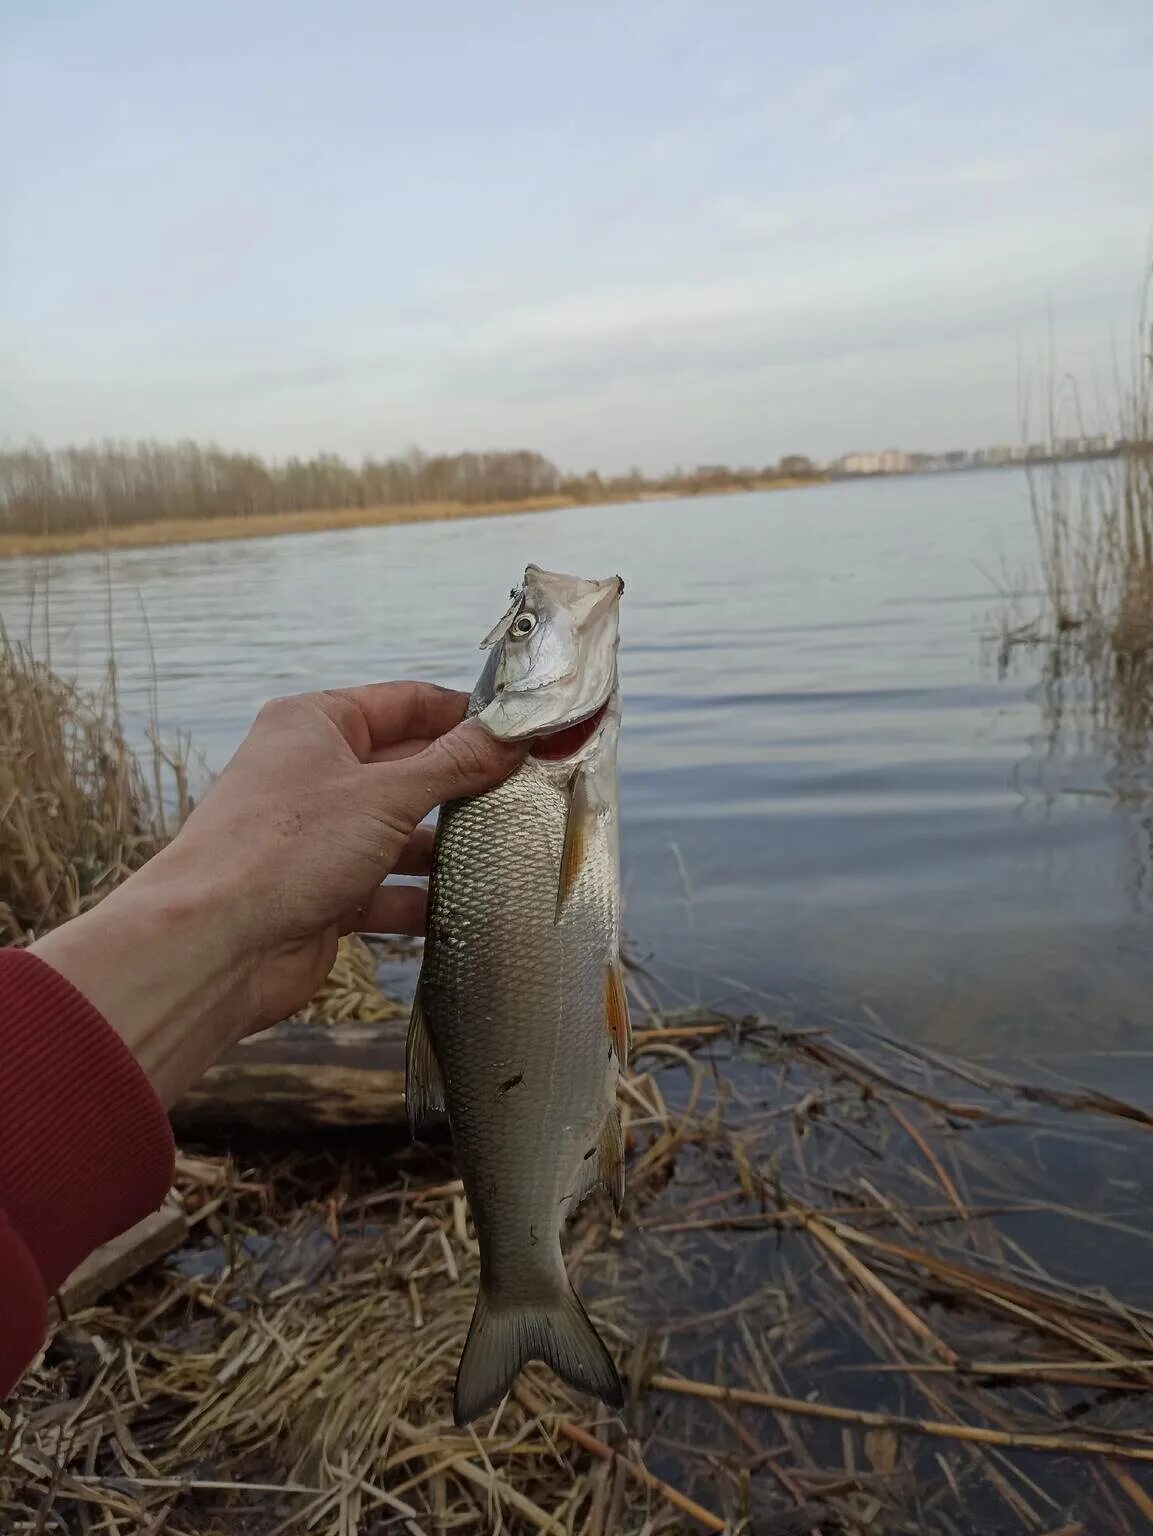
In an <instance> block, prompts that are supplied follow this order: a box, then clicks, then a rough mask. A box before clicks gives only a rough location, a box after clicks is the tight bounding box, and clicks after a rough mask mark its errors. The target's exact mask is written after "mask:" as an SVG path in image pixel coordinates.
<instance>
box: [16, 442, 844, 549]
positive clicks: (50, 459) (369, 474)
mask: <svg viewBox="0 0 1153 1536" xmlns="http://www.w3.org/2000/svg"><path fill="white" fill-rule="evenodd" d="M815 473H816V471H815V470H814V468H813V466H812V464H811V463H810V462H809V461H808V460H807V459H801V458H798V457H797V456H795V455H794V456H792V457H790V458H788V459H785V460H782V461H781V464H780V465H779V466H775V467H773V468H769V469H765V470H754V469H739V470H733V469H728V468H726V467H725V466H723V465H704V466H701V467H700V468H699V469H696V470H692V471H688V472H684V471H680V470H678V471H677V472H676V473H675V474H672V475H668V476H664V477H661V478H658V479H650V478H646V477H645V476H644V475H643V474H642V473H641V472H640V470H632V471H630V472H629V473H628V474H627V475H619V476H612V477H604V478H602V477H601V476H600V475H598V474H596V473H595V472H594V473H591V474H588V475H580V476H567V477H566V476H563V475H562V474H561V472H560V470H559V469H558V468H557V466H556V465H555V464H553V463H552V462H551V461H550V460H549V459H546V458H545V457H544V455H543V454H539V453H532V452H530V451H528V450H527V449H514V450H511V451H505V452H493V453H454V454H424V453H421V452H420V451H419V450H418V449H412V450H410V451H409V452H408V453H406V454H403V455H401V456H398V457H396V458H389V459H372V458H368V459H365V460H364V461H363V463H362V464H360V465H359V467H357V466H354V465H351V464H347V463H346V462H345V461H344V460H343V459H341V458H340V457H338V456H337V455H336V454H331V453H323V454H318V455H317V456H316V457H315V458H312V459H299V458H290V459H286V460H285V461H284V462H283V463H275V464H269V463H266V462H265V461H264V460H263V459H261V458H258V457H257V456H256V455H255V454H250V453H228V452H225V451H224V450H223V449H220V448H216V447H212V446H201V445H200V444H198V443H192V442H184V443H154V442H139V443H129V442H102V443H95V444H90V445H88V446H85V447H79V448H45V447H42V446H41V445H39V444H36V443H33V444H28V445H25V446H24V447H21V448H16V449H9V450H5V451H0V531H2V532H8V533H38V532H41V531H50V532H72V531H76V530H81V529H85V528H91V527H94V526H97V527H98V526H101V525H103V524H105V523H108V524H117V523H141V522H161V521H164V520H166V519H175V518H204V517H251V516H256V515H258V514H261V513H270V512H309V511H330V510H336V509H338V508H349V507H382V506H413V505H416V504H418V503H427V502H459V503H465V504H468V505H472V504H479V503H483V502H510V501H511V502H517V501H528V500H531V499H534V498H538V497H550V496H556V497H566V498H570V499H572V500H575V501H609V500H612V499H614V498H617V497H631V496H637V495H639V494H642V493H650V494H653V493H655V494H662V493H663V494H668V495H686V494H689V495H691V494H706V493H708V492H709V491H715V490H728V489H738V488H748V489H752V488H753V487H754V486H756V485H757V484H763V483H766V482H767V481H771V480H773V479H775V478H779V477H780V476H781V475H782V474H784V475H790V476H799V477H802V478H803V477H804V476H805V475H812V474H815Z"/></svg>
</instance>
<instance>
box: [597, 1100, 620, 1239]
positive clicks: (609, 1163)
mask: <svg viewBox="0 0 1153 1536" xmlns="http://www.w3.org/2000/svg"><path fill="white" fill-rule="evenodd" d="M597 1162H598V1164H599V1165H600V1177H601V1183H602V1184H603V1185H604V1187H605V1188H606V1189H607V1190H608V1192H609V1194H610V1195H611V1196H612V1202H613V1210H614V1211H616V1213H617V1215H618V1216H619V1215H620V1213H621V1206H622V1205H624V1203H625V1138H624V1132H623V1131H622V1130H621V1117H620V1114H619V1112H618V1110H617V1108H616V1105H615V1104H614V1106H613V1107H612V1109H610V1110H609V1112H608V1118H607V1119H606V1120H605V1124H604V1130H603V1131H601V1139H600V1143H599V1144H598V1146H597Z"/></svg>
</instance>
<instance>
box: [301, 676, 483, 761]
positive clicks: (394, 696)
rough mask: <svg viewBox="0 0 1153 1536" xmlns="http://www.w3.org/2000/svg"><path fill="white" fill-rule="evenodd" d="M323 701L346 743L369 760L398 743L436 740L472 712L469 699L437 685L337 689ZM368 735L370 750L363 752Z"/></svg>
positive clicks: (332, 689)
mask: <svg viewBox="0 0 1153 1536" xmlns="http://www.w3.org/2000/svg"><path fill="white" fill-rule="evenodd" d="M320 697H321V698H323V699H325V700H327V701H328V703H329V706H330V708H331V709H332V710H333V711H334V718H335V719H336V722H337V724H338V725H339V726H340V729H341V731H342V732H343V734H344V736H345V739H346V740H347V741H348V742H349V744H350V746H352V747H353V748H354V750H355V751H356V752H357V754H358V756H361V757H362V758H364V759H367V757H368V755H369V753H371V752H373V751H376V750H377V749H379V748H381V747H388V746H390V745H392V744H393V743H395V742H397V741H406V740H412V739H413V738H423V739H424V740H426V741H430V740H434V739H435V738H436V737H438V736H441V735H443V734H444V732H445V731H451V730H452V728H453V726H455V725H459V724H460V722H461V720H462V719H463V718H464V712H465V710H466V709H467V708H468V695H467V694H465V693H458V692H456V690H455V689H452V688H438V687H437V685H436V684H435V683H369V684H367V685H366V686H365V687H363V688H331V689H329V690H328V691H327V692H326V693H324V694H321V695H320ZM350 711H355V715H350ZM357 717H359V718H357ZM366 730H367V738H368V744H367V747H364V748H363V750H362V747H363V738H364V735H365V731H366Z"/></svg>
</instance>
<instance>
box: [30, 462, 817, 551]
mask: <svg viewBox="0 0 1153 1536" xmlns="http://www.w3.org/2000/svg"><path fill="white" fill-rule="evenodd" d="M826 479H827V476H824V475H814V476H808V477H805V478H804V479H797V478H795V477H789V476H776V477H774V478H772V479H764V480H758V481H757V482H756V483H755V484H754V485H751V486H745V485H740V486H720V487H717V488H715V489H710V491H709V493H708V494H709V495H710V496H723V495H737V494H743V493H745V492H747V491H750V490H751V491H779V490H796V489H799V488H801V487H804V486H809V485H818V484H823V483H824V482H825V481H826ZM676 496H677V493H676V492H675V491H641V492H637V493H636V494H634V495H628V494H626V493H622V492H613V493H612V495H611V496H608V495H606V496H605V498H604V500H605V502H606V503H612V504H614V505H615V504H616V503H619V502H624V501H669V500H674V499H676ZM589 505H595V503H593V502H590V501H589V499H588V497H587V496H585V497H583V498H582V499H580V500H577V499H575V498H573V497H569V496H536V497H531V498H529V499H527V500H524V501H501V502H483V503H476V502H458V501H450V502H429V503H425V504H422V505H416V506H387V507H345V508H340V509H338V510H335V511H327V512H321V511H317V512H269V513H264V514H259V515H255V516H252V517H214V518H169V519H166V520H164V521H161V522H154V523H123V524H120V523H118V524H115V525H111V526H109V527H106V528H86V529H84V530H82V531H80V532H76V533H37V534H28V533H0V560H8V559H13V558H15V557H16V556H20V555H66V554H74V553H77V552H81V551H84V550H106V549H139V548H145V547H148V546H151V545H154V544H203V543H210V542H213V541H215V540H218V539H264V538H270V537H274V536H276V535H279V534H286V533H331V532H333V531H334V530H336V529H340V528H376V527H381V526H385V525H391V524H397V523H437V522H447V521H451V520H453V519H455V518H472V517H510V516H515V515H516V514H517V513H520V512H556V511H560V510H562V509H564V508H569V507H580V506H589Z"/></svg>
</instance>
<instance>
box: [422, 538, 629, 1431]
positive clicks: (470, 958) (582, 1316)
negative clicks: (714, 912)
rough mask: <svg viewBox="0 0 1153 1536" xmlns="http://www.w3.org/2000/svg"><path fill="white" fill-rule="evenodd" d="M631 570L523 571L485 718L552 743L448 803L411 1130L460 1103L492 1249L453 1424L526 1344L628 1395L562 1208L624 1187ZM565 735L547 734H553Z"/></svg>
mask: <svg viewBox="0 0 1153 1536" xmlns="http://www.w3.org/2000/svg"><path fill="white" fill-rule="evenodd" d="M620 591H621V584H620V582H619V579H618V578H616V577H613V578H610V580H609V581H605V582H585V581H580V580H578V579H576V578H572V577H565V576H557V575H554V574H551V573H548V572H542V571H539V570H538V569H537V568H536V567H535V566H530V567H528V569H527V570H526V572H525V583H524V586H523V588H521V589H520V591H519V592H518V591H515V590H514V593H513V605H512V607H511V608H510V609H509V610H508V612H507V613H506V615H505V617H504V619H503V620H502V621H501V623H500V624H499V625H498V626H497V628H496V629H495V630H494V631H493V633H492V635H491V636H490V637H489V641H488V642H486V644H490V645H491V646H492V647H493V651H492V654H491V655H490V657H489V661H488V664H487V665H486V667H485V669H484V672H483V673H482V675H481V678H480V681H479V682H478V684H477V687H476V689H475V690H474V693H473V698H472V701H471V703H470V714H473V715H477V716H479V717H480V719H481V721H482V723H484V724H486V725H487V726H488V728H490V729H492V730H493V731H494V734H498V735H504V736H506V738H509V739H526V738H528V739H530V740H532V741H534V742H536V743H537V748H536V749H534V751H533V752H531V753H530V754H529V755H528V756H527V757H526V759H525V760H524V762H523V763H522V765H521V766H520V767H519V768H518V769H517V770H516V771H515V772H514V773H513V774H512V776H511V777H510V778H509V779H507V780H506V781H505V782H504V783H503V784H500V785H497V786H496V787H495V788H493V789H491V790H489V791H488V792H486V793H485V794H483V795H480V796H477V797H476V798H474V799H469V800H460V801H455V802H453V803H452V804H450V805H448V806H446V807H445V808H444V810H443V811H442V812H441V818H440V823H439V826H438V829H437V838H436V848H435V852H434V857H433V869H432V877H431V880H430V883H429V908H428V925H427V937H426V941H425V951H424V961H423V966H422V970H421V976H420V981H419V984H418V988H417V997H416V1002H415V1004H414V1010H413V1021H412V1025H411V1027H410V1031H409V1043H408V1070H407V1088H406V1092H407V1097H408V1106H409V1115H410V1119H411V1121H412V1123H413V1126H414V1129H419V1127H420V1125H421V1124H422V1123H423V1122H424V1121H425V1120H426V1119H428V1118H430V1117H431V1116H432V1115H433V1114H435V1113H436V1112H438V1111H441V1110H444V1111H447V1114H448V1118H449V1123H450V1125H451V1128H452V1136H453V1143H454V1146H455V1149H456V1153H457V1158H458V1161H459V1164H460V1170H461V1177H462V1180H463V1183H464V1187H465V1193H466V1195H467V1197H468V1202H469V1207H470V1210H471V1212H472V1217H473V1222H474V1225H475V1227H476V1232H477V1239H478V1242H479V1246H480V1259H481V1278H480V1289H479V1292H478V1296H477V1304H476V1311H475V1313H474V1316H473V1322H472V1326H471V1328H470V1330H469V1335H468V1339H467V1341H466V1344H465V1348H464V1353H463V1355H462V1357H461V1364H460V1369H459V1371H458V1375H457V1386H456V1394H455V1400H454V1414H455V1417H456V1420H457V1422H458V1423H466V1422H469V1421H470V1420H472V1419H473V1418H475V1417H477V1416H478V1415H479V1414H480V1413H481V1412H483V1411H484V1410H485V1409H486V1408H487V1407H490V1406H494V1405H495V1403H497V1402H498V1401H499V1400H500V1398H501V1397H503V1395H504V1394H505V1392H507V1391H508V1389H509V1387H510V1386H511V1385H512V1382H513V1381H514V1380H515V1378H516V1375H517V1373H518V1372H519V1370H520V1368H521V1367H522V1366H523V1365H524V1364H525V1363H527V1361H529V1360H531V1359H540V1360H544V1361H546V1362H547V1363H548V1364H549V1365H550V1366H551V1367H552V1368H553V1369H554V1370H555V1371H556V1372H557V1373H558V1374H559V1375H560V1376H561V1377H562V1378H563V1379H564V1380H566V1381H567V1382H569V1384H570V1385H572V1386H575V1387H578V1388H580V1389H581V1390H584V1391H588V1392H592V1393H595V1394H597V1395H598V1396H600V1397H601V1398H603V1399H604V1400H605V1401H607V1402H610V1403H613V1404H617V1405H619V1404H620V1402H621V1400H622V1391H621V1385H620V1380H619V1377H618V1375H617V1372H616V1367H615V1366H614V1364H613V1361H612V1359H611V1357H610V1355H609V1354H608V1351H607V1350H606V1349H605V1347H604V1344H603V1343H602V1341H601V1340H600V1338H599V1337H598V1335H597V1333H596V1331H595V1329H594V1328H593V1326H592V1324H591V1322H590V1321H589V1319H588V1317H587V1315H586V1313H585V1311H584V1309H583V1307H582V1306H581V1303H580V1301H579V1300H578V1298H577V1296H576V1294H575V1292H574V1291H573V1289H572V1286H571V1285H570V1283H569V1280H568V1276H567V1274H566V1271H565V1265H564V1257H563V1253H562V1248H561V1232H562V1228H563V1225H564V1223H565V1221H566V1219H567V1218H568V1217H569V1216H571V1215H572V1214H573V1212H574V1211H575V1210H576V1208H577V1206H578V1205H579V1203H580V1201H581V1200H582V1199H583V1198H584V1197H585V1196H586V1195H587V1194H588V1193H589V1191H590V1190H591V1189H592V1188H594V1187H595V1186H596V1185H597V1184H598V1183H599V1184H603V1185H604V1186H605V1187H607V1188H608V1189H609V1190H610V1192H611V1193H612V1195H613V1199H614V1201H615V1202H619V1200H620V1197H621V1192H622V1181H623V1167H622V1162H623V1146H622V1142H621V1132H620V1121H619V1118H618V1115H617V1110H616V1104H615V1098H616V1084H617V1078H618V1074H619V1064H620V1060H621V1059H622V1058H623V1056H624V1055H625V1054H626V1052H627V1032H628V1021H627V1010H626V1008H625V1004H624V991H623V986H622V985H621V983H620V969H619V967H620V956H619V943H620V935H619V929H620V876H619V859H618V852H617V847H618V836H617V826H616V817H617V803H616V802H617V792H616V745H617V734H618V726H619V716H620V705H619V696H618V690H617V677H616V646H617V629H616V624H617V619H616V607H617V602H618V599H619V596H620ZM550 742H551V745H550Z"/></svg>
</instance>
